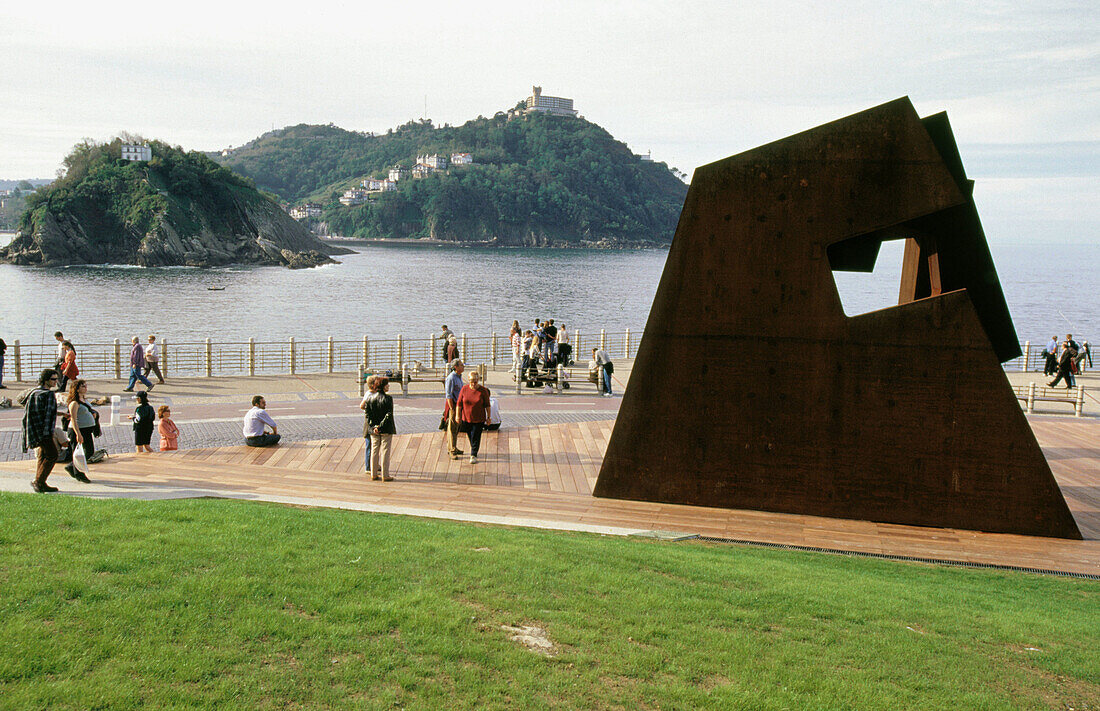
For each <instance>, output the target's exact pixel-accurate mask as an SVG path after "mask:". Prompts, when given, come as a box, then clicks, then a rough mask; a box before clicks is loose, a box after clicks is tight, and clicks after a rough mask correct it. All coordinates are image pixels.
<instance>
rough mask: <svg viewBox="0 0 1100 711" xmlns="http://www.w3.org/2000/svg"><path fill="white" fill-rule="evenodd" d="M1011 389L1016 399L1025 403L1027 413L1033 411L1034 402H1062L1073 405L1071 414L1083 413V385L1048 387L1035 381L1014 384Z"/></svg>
mask: <svg viewBox="0 0 1100 711" xmlns="http://www.w3.org/2000/svg"><path fill="white" fill-rule="evenodd" d="M1012 390H1013V391H1014V392H1015V393H1016V399H1017V400H1020V401H1021V402H1023V403H1025V406H1026V407H1027V412H1028V414H1031V413H1032V412H1034V411H1035V403H1036V402H1064V403H1068V404H1070V405H1073V414H1074V416H1076V417H1081V416H1082V415H1084V414H1085V386H1084V385H1078V386H1077V387H1076V388H1048V387H1046V386H1039V385H1036V384H1035V383H1028V384H1027V385H1014V386H1013V387H1012Z"/></svg>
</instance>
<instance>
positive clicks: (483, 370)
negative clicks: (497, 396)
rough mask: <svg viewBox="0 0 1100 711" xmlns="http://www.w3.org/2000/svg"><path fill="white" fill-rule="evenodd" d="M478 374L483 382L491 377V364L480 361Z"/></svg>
mask: <svg viewBox="0 0 1100 711" xmlns="http://www.w3.org/2000/svg"><path fill="white" fill-rule="evenodd" d="M477 374H478V376H480V377H481V382H483V383H484V382H485V379H486V378H488V377H489V366H487V365H485V364H484V363H478V366H477Z"/></svg>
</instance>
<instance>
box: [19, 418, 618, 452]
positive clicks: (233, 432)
mask: <svg viewBox="0 0 1100 711" xmlns="http://www.w3.org/2000/svg"><path fill="white" fill-rule="evenodd" d="M607 418H608V413H607V412H578V411H566V412H516V413H505V415H504V424H503V427H505V428H508V427H530V426H532V425H549V424H557V423H565V422H597V421H600V420H606V419H607ZM395 419H396V423H397V429H398V432H400V433H402V434H413V433H418V432H431V431H433V430H437V429H438V427H439V415H438V414H434V413H433V414H428V413H412V414H401V413H400V411H398V412H397V416H396V418H395ZM275 421H276V422H277V423H278V424H279V433H280V434H281V435H283V437H284V439H286V440H288V441H296V442H305V441H310V440H318V439H341V438H345V437H354V436H356V435H358V434H360V433H361V432H362V431H363V417H362V415H316V416H293V415H291V416H283V417H276V418H275ZM179 427H180V439H181V442H180V443H181V445H182V448H183V449H197V448H201V447H228V446H231V445H235V444H241V441H242V440H241V421H240V420H239V419H226V420H217V421H209V420H206V421H199V422H186V421H181V422H180V423H179ZM157 442H158V439H157V436H156V435H155V434H154V435H153V441H152V446H153V447H154V448H156V447H157ZM133 448H134V433H133V430H132V429H131V428H130V426H129V424H128V423H127V424H124V425H120V426H116V427H104V428H103V436H102V437H98V438H97V439H96V449H106V450H107V451H108V452H112V453H118V452H130V451H133ZM33 456H34V453H33V452H27V453H23V452H22V451H21V438H20V433H19V432H18V431H8V432H0V462H12V461H17V460H21V459H31V458H33Z"/></svg>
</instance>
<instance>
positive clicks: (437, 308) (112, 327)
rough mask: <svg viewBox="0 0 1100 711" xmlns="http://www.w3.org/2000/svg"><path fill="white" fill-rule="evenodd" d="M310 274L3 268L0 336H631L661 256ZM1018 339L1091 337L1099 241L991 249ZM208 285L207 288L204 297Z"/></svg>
mask: <svg viewBox="0 0 1100 711" xmlns="http://www.w3.org/2000/svg"><path fill="white" fill-rule="evenodd" d="M355 249H357V250H358V252H357V253H356V254H350V255H344V256H341V257H339V260H340V262H341V263H340V264H333V265H328V266H324V267H319V268H316V269H303V270H289V269H285V268H282V267H249V266H235V267H224V268H212V269H199V268H187V267H166V268H141V267H132V266H94V267H89V266H82V267H64V268H54V269H43V268H39V267H19V266H13V265H0V338H3V339H4V340H6V341H7V342H8V343H11V342H12V341H13V340H15V339H20V340H21V341H22V342H23V343H45V342H49V341H52V334H53V332H54V331H57V330H61V331H64V332H65V335H66V336H67V337H69V338H71V339H72V340H73V341H74V342H76V343H85V344H88V343H108V342H110V341H111V340H113V339H115V338H118V339H120V340H122V341H123V342H126V341H127V340H129V338H130V337H131V336H134V335H137V336H141V337H142V340H144V336H146V335H148V334H150V333H155V334H159V335H161V336H162V337H166V338H168V339H169V340H170V341H171V342H175V343H182V342H189V341H201V340H202V339H204V338H211V339H213V340H214V341H216V342H217V341H222V342H226V341H243V340H247V339H248V338H249V337H250V336H251V337H254V338H256V339H257V340H258V341H282V340H286V339H288V338H290V337H292V336H293V337H295V338H296V339H299V340H322V339H324V338H327V337H328V336H333V337H335V338H337V339H358V338H361V337H362V336H363V335H368V336H370V337H371V338H374V339H379V338H387V337H393V336H396V335H397V334H402V335H404V336H406V337H408V338H419V337H426V336H428V335H429V334H432V333H438V332H439V330H440V326H441V325H442V324H447V325H448V326H450V328H451V330H452V331H454V332H456V333H468V334H470V335H471V336H474V335H477V336H481V335H488V334H489V333H490V332H492V331H496V332H498V333H501V334H504V333H507V331H508V329H509V327H510V326H511V323H512V320H513V319H516V320H518V321H519V322H520V324H521V325H522V326H524V327H527V326H529V325H530V324H531V323H533V321H534V320H535V319H536V318H539V319H546V318H554V319H555V320H556V323H558V324H559V325H560V324H563V323H564V324H565V325H566V326H568V327H569V328H570V329H571V330H572V329H574V328H579V329H581V331H582V332H584V333H593V332H596V331H598V330H599V329H601V328H604V329H607V330H608V331H609V332H610V331H622V330H623V329H626V328H630V329H632V330H634V331H639V330H641V329H642V328H643V327H644V326H645V322H646V319H647V317H648V315H649V308H650V305H651V304H652V301H653V296H654V294H655V293H656V290H657V284H658V281H659V280H660V277H661V272H662V270H663V269H664V264H665V259H666V257H667V254H668V253H667V250H661V249H639V250H615V251H606V250H591V249H577V250H555V249H498V248H488V247H455V246H441V245H415V244H414V245H408V244H397V245H394V244H389V245H386V244H371V245H367V246H356V247H355ZM991 251H992V254H993V259H994V263H995V264H996V267H997V271H998V274H999V276H1000V280H1001V285H1002V288H1003V289H1004V292H1005V297H1006V300H1007V302H1008V306H1009V311H1010V313H1011V314H1012V317H1013V320H1014V322H1015V325H1016V331H1017V334H1018V335H1019V338H1020V340H1021V341H1024V340H1031V341H1032V342H1033V343H1036V344H1038V343H1045V342H1046V341H1047V340H1049V338H1050V336H1051V335H1058V336H1059V337H1061V336H1064V335H1065V334H1066V333H1073V334H1074V337H1075V338H1076V339H1077V340H1079V341H1080V340H1085V339H1090V338H1091V339H1092V340H1094V341H1100V318H1098V315H1097V308H1096V307H1097V302H1096V299H1095V297H1094V291H1093V290H1094V288H1095V286H1096V284H1097V283H1098V280H1100V246H1094V245H1086V246H1081V245H1077V246H1073V247H1065V246H1060V245H1035V244H1030V245H999V246H998V245H994V246H992V247H991ZM900 276H901V243H900V242H892V243H886V244H885V245H884V246H883V250H882V252H881V253H880V256H879V261H878V265H877V266H876V272H875V273H874V274H871V275H864V274H850V273H837V274H836V284H837V289H838V292H839V294H840V296H841V298H842V301H843V304H844V308H845V310H846V311H847V312H848V313H849V315H852V314H855V313H862V312H865V311H870V310H874V309H877V308H883V307H886V306H890V305H892V304H895V303H897V294H898V286H899V280H900ZM212 288H213V289H217V290H211V289H212Z"/></svg>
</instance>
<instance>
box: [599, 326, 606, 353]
mask: <svg viewBox="0 0 1100 711" xmlns="http://www.w3.org/2000/svg"><path fill="white" fill-rule="evenodd" d="M600 350H601V351H606V350H607V331H605V330H604V329H602V328H601V329H600Z"/></svg>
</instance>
